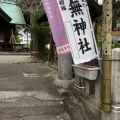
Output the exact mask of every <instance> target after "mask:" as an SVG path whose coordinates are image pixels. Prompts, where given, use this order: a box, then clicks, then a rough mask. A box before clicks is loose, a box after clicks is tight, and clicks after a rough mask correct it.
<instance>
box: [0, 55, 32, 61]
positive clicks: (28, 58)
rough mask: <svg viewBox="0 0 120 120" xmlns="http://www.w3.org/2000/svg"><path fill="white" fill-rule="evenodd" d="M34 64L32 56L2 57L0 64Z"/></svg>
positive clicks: (0, 57)
mask: <svg viewBox="0 0 120 120" xmlns="http://www.w3.org/2000/svg"><path fill="white" fill-rule="evenodd" d="M28 62H33V58H31V57H30V55H0V63H28Z"/></svg>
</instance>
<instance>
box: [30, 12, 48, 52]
mask: <svg viewBox="0 0 120 120" xmlns="http://www.w3.org/2000/svg"><path fill="white" fill-rule="evenodd" d="M43 14H44V10H39V11H37V12H34V13H31V26H30V30H31V35H32V40H33V46H34V49H35V50H36V51H39V52H40V53H41V54H44V53H45V51H46V48H45V45H46V44H48V43H49V39H50V38H49V34H50V28H49V24H48V22H43V23H40V24H39V23H38V22H37V20H38V18H40V17H41V16H42V15H43Z"/></svg>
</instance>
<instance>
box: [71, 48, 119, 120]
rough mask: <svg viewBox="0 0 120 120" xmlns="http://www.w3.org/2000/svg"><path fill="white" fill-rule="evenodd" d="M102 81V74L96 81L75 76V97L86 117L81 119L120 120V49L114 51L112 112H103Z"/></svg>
mask: <svg viewBox="0 0 120 120" xmlns="http://www.w3.org/2000/svg"><path fill="white" fill-rule="evenodd" d="M101 80H102V76H101V74H100V72H99V74H98V77H97V79H96V80H95V81H90V80H87V79H84V78H82V79H81V77H79V76H78V75H75V85H74V87H73V95H74V97H75V98H76V99H77V102H76V105H78V106H79V110H80V113H79V114H81V116H84V117H81V119H84V120H86V119H85V116H87V119H88V120H92V119H93V120H120V48H116V49H113V50H112V68H111V111H110V112H104V111H102V110H101ZM83 82H84V84H83ZM84 87H85V88H84ZM80 104H82V106H81V105H80ZM82 109H84V112H83V110H82ZM82 113H84V114H82ZM79 116H80V115H79Z"/></svg>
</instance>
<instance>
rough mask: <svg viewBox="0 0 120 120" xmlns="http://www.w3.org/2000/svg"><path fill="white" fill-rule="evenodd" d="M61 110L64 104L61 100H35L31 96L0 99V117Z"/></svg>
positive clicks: (56, 112) (42, 113)
mask: <svg viewBox="0 0 120 120" xmlns="http://www.w3.org/2000/svg"><path fill="white" fill-rule="evenodd" d="M63 111H64V105H63V102H62V101H61V100H37V99H34V98H33V99H19V100H18V99H17V100H15V99H14V100H12V99H10V100H2V101H0V118H11V117H25V116H40V115H50V114H60V113H62V112H63ZM44 117H45V116H44ZM6 120H7V119H6ZM26 120H27V119H26ZM38 120H39V119H38ZM41 120H43V119H41ZM51 120H52V119H51Z"/></svg>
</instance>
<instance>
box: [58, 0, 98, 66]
mask: <svg viewBox="0 0 120 120" xmlns="http://www.w3.org/2000/svg"><path fill="white" fill-rule="evenodd" d="M56 1H57V3H58V6H59V10H60V13H61V16H62V19H63V23H64V27H65V30H66V34H67V38H68V41H69V44H70V48H71V54H72V57H73V61H74V63H75V64H79V63H84V62H88V61H90V60H92V59H94V58H96V57H98V49H97V46H96V40H95V36H94V31H93V27H92V22H91V18H90V14H89V8H88V5H87V2H86V0H56Z"/></svg>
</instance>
